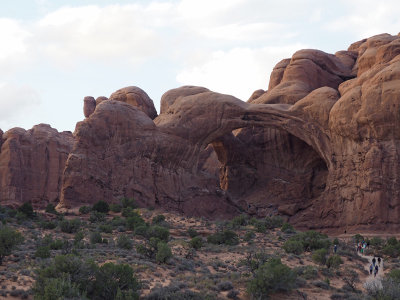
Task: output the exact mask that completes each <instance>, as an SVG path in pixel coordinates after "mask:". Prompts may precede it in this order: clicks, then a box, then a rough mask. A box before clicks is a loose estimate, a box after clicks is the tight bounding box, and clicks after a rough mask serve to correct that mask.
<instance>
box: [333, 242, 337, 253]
mask: <svg viewBox="0 0 400 300" xmlns="http://www.w3.org/2000/svg"><path fill="white" fill-rule="evenodd" d="M336 251H337V245H336V244H335V245H334V246H333V252H335V253H336Z"/></svg>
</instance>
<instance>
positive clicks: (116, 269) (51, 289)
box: [33, 255, 140, 300]
mask: <svg viewBox="0 0 400 300" xmlns="http://www.w3.org/2000/svg"><path fill="white" fill-rule="evenodd" d="M35 279H36V282H35V284H34V287H33V293H34V298H35V299H104V300H105V299H138V297H139V294H138V291H139V288H140V287H139V284H138V281H137V279H136V277H135V276H134V273H133V269H132V268H131V267H130V266H128V265H124V264H121V265H117V264H114V263H106V264H104V265H102V266H100V267H99V266H98V265H96V264H95V263H94V262H93V261H91V260H82V259H81V258H79V257H77V256H74V255H60V256H56V257H55V259H54V260H53V261H51V263H50V265H48V266H42V267H41V268H39V269H37V270H36V278H35Z"/></svg>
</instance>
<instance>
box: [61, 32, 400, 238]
mask: <svg viewBox="0 0 400 300" xmlns="http://www.w3.org/2000/svg"><path fill="white" fill-rule="evenodd" d="M398 40H399V38H398V37H397V36H390V35H380V36H375V37H372V38H369V39H366V40H363V41H360V42H357V43H354V44H353V45H351V46H350V48H349V49H348V50H347V51H339V52H337V53H336V54H335V55H331V54H327V53H324V52H321V51H317V50H301V51H298V52H296V53H295V54H294V55H293V57H292V58H291V59H286V60H283V61H281V62H280V63H278V65H277V66H276V68H275V69H274V71H273V72H272V74H271V80H270V85H269V89H268V91H266V92H264V91H263V90H258V91H256V92H255V93H254V94H253V95H252V97H250V99H249V101H248V103H245V102H243V101H241V100H239V99H236V98H234V97H232V96H228V95H222V94H217V93H213V92H211V91H209V90H207V89H205V88H201V87H191V86H190V87H188V86H187V87H182V88H178V89H174V90H171V91H168V92H167V93H166V94H165V95H164V96H163V98H162V113H161V114H160V115H159V116H158V117H157V118H155V119H154V122H153V121H152V120H151V118H149V117H148V115H146V114H143V113H142V112H141V111H140V110H139V109H137V108H133V107H131V106H129V105H126V104H123V103H120V102H115V101H112V100H111V101H105V102H103V103H101V104H100V105H99V107H98V108H97V109H96V111H95V113H93V114H92V115H91V116H90V117H89V118H88V119H86V120H85V121H83V122H82V123H80V124H78V126H77V129H76V132H75V136H76V138H77V140H76V143H75V146H74V150H73V151H72V153H71V154H70V157H69V159H68V162H67V166H66V170H65V177H64V183H63V189H62V196H61V206H66V207H69V206H73V205H77V203H76V201H77V199H78V200H79V201H83V202H85V203H93V202H95V201H98V200H100V199H103V200H107V201H116V200H117V199H118V198H120V197H122V196H133V197H135V198H136V199H138V200H139V201H140V202H141V203H142V204H143V205H151V206H153V205H154V206H162V207H165V208H170V209H174V210H180V211H182V212H184V213H188V214H196V215H207V216H214V217H215V216H217V215H219V214H220V213H221V212H222V211H223V212H225V214H231V213H233V214H234V213H235V211H236V210H235V209H236V208H237V207H240V208H242V209H245V210H247V211H248V212H249V213H252V214H255V215H259V216H265V215H269V214H275V213H279V214H282V215H285V216H286V217H287V218H288V220H289V221H290V222H292V223H293V224H295V225H296V226H298V227H303V228H325V229H330V230H338V231H344V230H348V231H351V230H359V229H365V228H368V229H376V230H382V229H385V230H390V229H393V230H396V229H398V228H399V225H400V224H399V223H400V221H399V219H400V218H399V214H400V195H399V194H400V186H399V180H400V178H399V175H398V174H400V170H399V166H400V164H399V158H398V157H399V155H398V152H399V150H398V149H399V146H400V145H399V140H400V136H399V135H400V133H399V132H400V131H399V128H400V123H399V122H400V116H399V115H398V111H399V110H400V107H399V103H400V101H399V100H400V99H399V97H400V81H399V78H400V65H399V64H400V58H399V57H398V53H399V51H400V50H399V49H400V47H399V45H400V43H399V42H398ZM372 53H373V54H374V55H372ZM123 94H124V93H123ZM111 98H112V97H111ZM125 102H127V101H125ZM218 170H219V171H218ZM217 173H219V179H218V178H217ZM89 191H90V193H89ZM88 195H91V196H88ZM94 198H95V199H94ZM80 203H81V202H80ZM210 208H212V209H210Z"/></svg>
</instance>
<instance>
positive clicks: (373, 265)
mask: <svg viewBox="0 0 400 300" xmlns="http://www.w3.org/2000/svg"><path fill="white" fill-rule="evenodd" d="M381 261H382V260H381V258H380V257H379V256H378V259H376V258H375V256H374V258H372V263H371V265H370V266H369V274H370V275H372V272H374V277H376V274H378V271H379V268H380V266H381ZM378 265H379V267H378Z"/></svg>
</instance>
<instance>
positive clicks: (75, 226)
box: [59, 218, 81, 233]
mask: <svg viewBox="0 0 400 300" xmlns="http://www.w3.org/2000/svg"><path fill="white" fill-rule="evenodd" d="M59 226H60V229H61V231H62V232H65V233H75V232H77V231H78V230H79V228H80V227H81V220H79V219H78V218H76V219H72V220H62V221H61V222H60V223H59Z"/></svg>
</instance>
